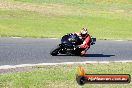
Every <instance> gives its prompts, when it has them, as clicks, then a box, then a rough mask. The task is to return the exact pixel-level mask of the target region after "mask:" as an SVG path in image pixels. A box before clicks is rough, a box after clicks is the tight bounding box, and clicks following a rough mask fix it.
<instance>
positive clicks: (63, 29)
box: [0, 0, 132, 40]
mask: <svg viewBox="0 0 132 88" xmlns="http://www.w3.org/2000/svg"><path fill="white" fill-rule="evenodd" d="M131 8H132V2H131V0H126V1H123V0H117V1H115V0H106V1H105V0H92V1H91V0H84V1H82V0H77V1H76V0H64V1H61V0H56V1H54V0H1V1H0V36H1V37H14V36H15V37H40V38H41V37H61V36H62V35H64V34H66V33H69V32H74V31H79V30H80V29H81V28H82V27H88V28H89V32H90V34H91V35H93V36H95V37H97V38H98V39H130V40H131V39H132V30H131V26H132V14H131V13H132V11H131Z"/></svg>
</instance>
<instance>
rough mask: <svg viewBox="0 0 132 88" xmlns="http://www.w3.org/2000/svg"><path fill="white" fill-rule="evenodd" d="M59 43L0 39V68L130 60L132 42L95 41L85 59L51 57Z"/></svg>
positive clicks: (52, 40) (46, 40) (36, 39)
mask: <svg viewBox="0 0 132 88" xmlns="http://www.w3.org/2000/svg"><path fill="white" fill-rule="evenodd" d="M59 42H60V39H47V38H43V39H41V38H0V66H2V65H19V64H37V63H60V62H83V61H120V60H132V41H113V40H97V42H96V44H95V45H94V46H91V48H90V49H89V50H88V54H87V55H86V56H85V57H79V56H64V55H63V56H62V55H61V56H51V55H50V54H49V52H50V50H51V49H52V48H53V47H55V46H56V45H57V44H59Z"/></svg>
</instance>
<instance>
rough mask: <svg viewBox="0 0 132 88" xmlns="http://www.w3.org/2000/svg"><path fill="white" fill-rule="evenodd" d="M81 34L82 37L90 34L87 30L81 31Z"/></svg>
mask: <svg viewBox="0 0 132 88" xmlns="http://www.w3.org/2000/svg"><path fill="white" fill-rule="evenodd" d="M80 33H81V36H82V37H85V36H86V35H87V34H88V31H87V29H86V28H82V29H81V31H80Z"/></svg>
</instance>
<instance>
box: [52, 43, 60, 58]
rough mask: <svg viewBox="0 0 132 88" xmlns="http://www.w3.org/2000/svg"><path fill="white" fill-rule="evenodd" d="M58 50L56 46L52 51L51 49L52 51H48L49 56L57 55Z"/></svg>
mask: <svg viewBox="0 0 132 88" xmlns="http://www.w3.org/2000/svg"><path fill="white" fill-rule="evenodd" d="M59 50H60V46H59V45H58V46H56V47H55V48H54V49H52V50H51V51H50V54H51V55H52V56H57V54H59Z"/></svg>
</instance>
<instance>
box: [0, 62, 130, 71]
mask: <svg viewBox="0 0 132 88" xmlns="http://www.w3.org/2000/svg"><path fill="white" fill-rule="evenodd" d="M110 62H121V63H127V62H132V60H125V61H84V62H62V63H39V64H20V65H3V66H0V70H2V69H12V68H22V67H32V66H44V65H64V64H65V65H68V64H88V63H105V64H108V63H110Z"/></svg>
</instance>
